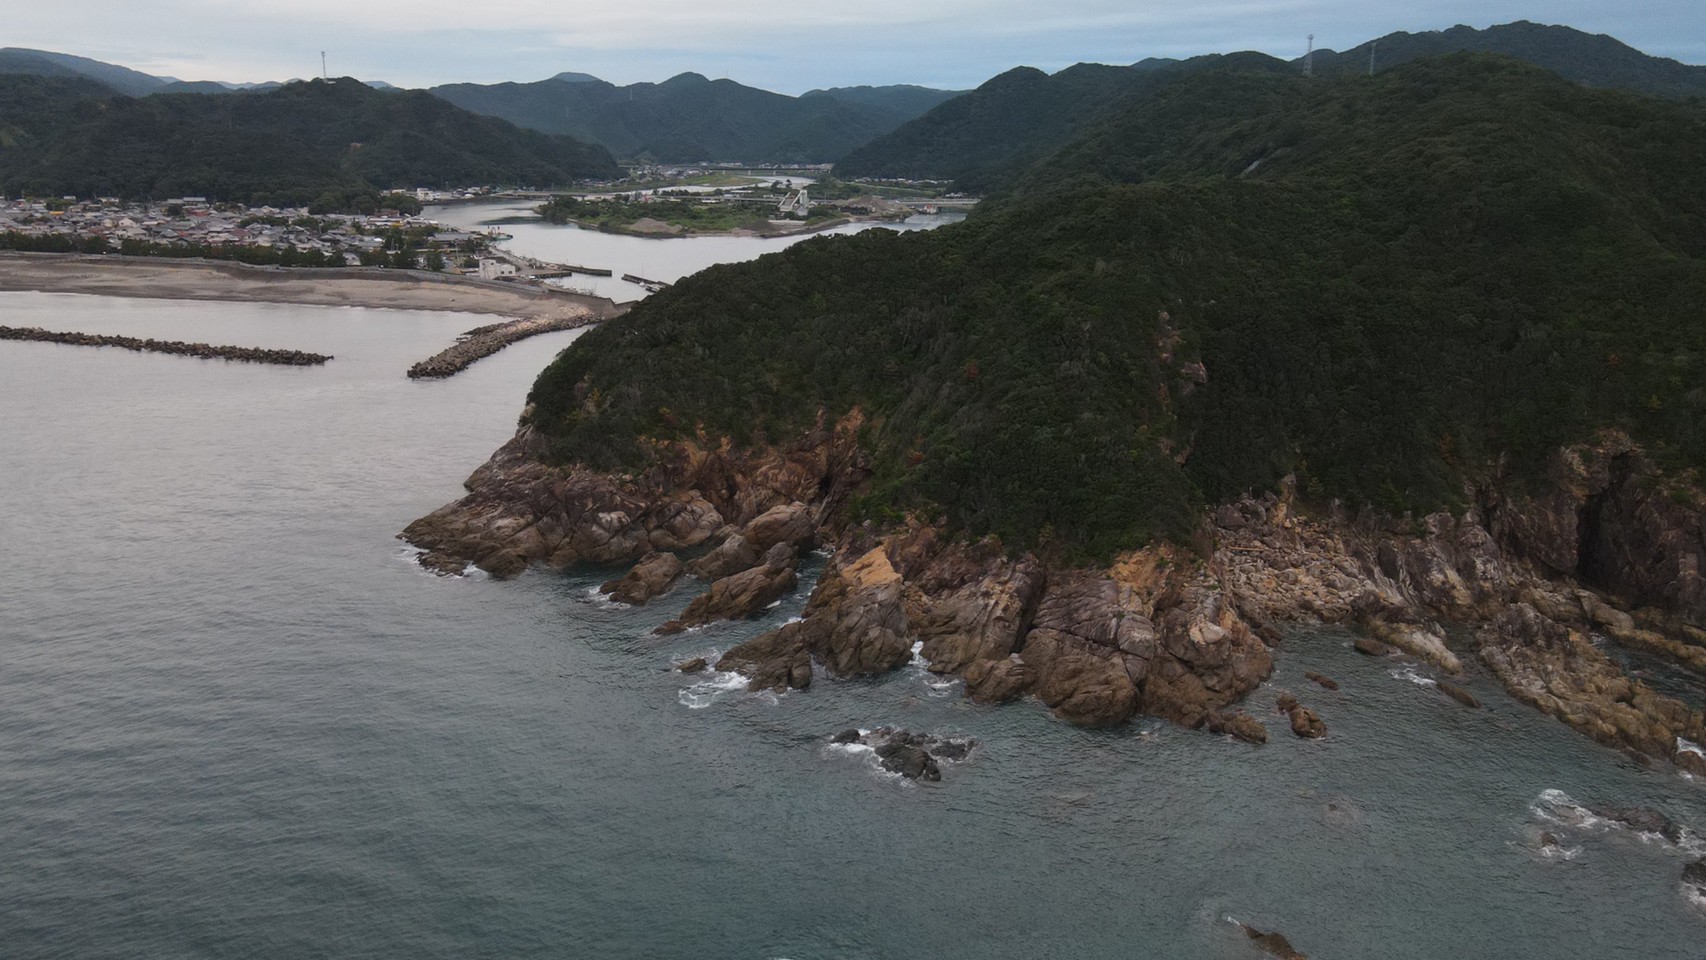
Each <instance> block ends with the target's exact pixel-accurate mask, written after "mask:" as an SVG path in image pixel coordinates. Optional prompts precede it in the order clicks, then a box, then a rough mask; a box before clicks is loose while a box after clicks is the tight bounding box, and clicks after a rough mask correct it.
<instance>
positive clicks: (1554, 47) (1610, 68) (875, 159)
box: [836, 22, 1706, 192]
mask: <svg viewBox="0 0 1706 960" xmlns="http://www.w3.org/2000/svg"><path fill="white" fill-rule="evenodd" d="M1371 46H1372V47H1374V48H1375V50H1374V52H1375V65H1376V70H1377V71H1378V70H1382V69H1386V68H1389V67H1392V66H1395V65H1397V64H1400V63H1407V62H1410V61H1412V60H1415V59H1418V58H1421V57H1434V56H1441V55H1444V54H1449V53H1456V52H1465V51H1467V52H1490V53H1500V54H1504V55H1506V56H1511V57H1515V58H1517V59H1519V60H1523V61H1526V62H1528V63H1532V64H1534V65H1536V66H1539V67H1544V68H1546V69H1548V70H1551V71H1553V72H1555V73H1557V74H1558V75H1560V76H1562V77H1564V78H1565V79H1568V80H1571V81H1574V82H1576V83H1582V84H1586V85H1588V86H1594V87H1609V88H1615V89H1624V90H1633V91H1637V92H1642V93H1652V94H1659V95H1666V96H1687V95H1706V67H1699V66H1688V65H1685V64H1681V63H1677V62H1676V61H1674V60H1666V59H1663V58H1660V57H1650V56H1647V55H1646V54H1644V53H1641V52H1640V51H1638V50H1635V49H1633V48H1631V47H1628V46H1626V45H1624V44H1622V43H1620V42H1618V41H1616V40H1614V39H1612V38H1610V37H1605V36H1595V35H1592V34H1587V33H1583V32H1581V31H1579V30H1573V29H1571V28H1569V27H1554V26H1541V25H1539V24H1533V23H1528V22H1518V23H1510V24H1504V25H1502V26H1495V27H1489V28H1488V29H1486V30H1474V29H1471V28H1469V27H1461V26H1460V27H1453V28H1452V29H1450V30H1445V31H1440V32H1433V33H1416V34H1410V33H1394V34H1390V35H1388V36H1386V37H1382V38H1381V39H1379V40H1376V41H1371V42H1370V43H1367V44H1363V45H1362V46H1359V47H1356V48H1354V49H1351V50H1347V51H1345V52H1343V53H1336V52H1334V51H1331V50H1320V51H1316V53H1315V61H1314V66H1315V73H1316V74H1317V75H1318V76H1340V75H1349V76H1355V75H1366V74H1367V72H1368V64H1369V52H1370V47H1371ZM1301 67H1302V60H1301V59H1299V60H1297V61H1293V62H1291V63H1290V64H1286V63H1284V62H1282V61H1279V60H1275V59H1273V58H1270V57H1266V56H1265V55H1263V54H1232V55H1230V56H1228V57H1214V56H1209V57H1196V58H1192V59H1190V60H1170V59H1157V58H1151V59H1147V60H1141V61H1139V62H1137V63H1135V64H1132V65H1131V66H1130V67H1108V66H1099V65H1088V64H1080V65H1078V66H1076V67H1071V68H1068V69H1066V70H1062V71H1061V72H1060V73H1057V74H1055V75H1054V76H1052V77H1051V76H1047V75H1044V74H1043V73H1041V72H1040V71H1037V70H1032V69H1030V68H1024V67H1021V68H1019V69H1017V70H1012V71H1009V72H1007V73H1004V74H1002V75H1001V76H998V77H996V78H995V79H993V80H991V81H989V82H988V83H986V84H984V85H983V86H981V87H979V88H978V89H977V90H975V91H973V92H972V93H970V94H967V95H966V96H965V97H962V98H959V99H957V100H952V101H949V102H948V103H945V104H943V105H942V106H939V107H937V108H935V109H933V110H931V111H930V112H928V113H926V114H924V115H923V116H920V117H918V118H917V119H915V120H913V121H911V122H909V123H907V124H904V125H903V126H901V127H899V128H897V129H895V130H894V131H893V132H892V133H889V134H888V135H886V136H883V137H880V138H877V139H876V140H874V141H872V142H871V143H869V144H866V145H865V146H863V147H861V148H859V149H858V150H855V151H852V152H851V153H849V154H848V155H847V156H846V157H845V158H843V159H842V160H841V161H840V162H839V163H838V164H837V165H836V173H837V175H838V176H841V177H846V178H854V177H907V178H921V179H939V180H953V181H955V182H956V183H958V184H959V185H960V186H961V188H962V189H966V190H971V191H978V192H982V191H986V190H989V189H992V188H995V187H997V186H999V185H1000V184H1002V183H1004V182H1006V181H1008V180H1011V179H1012V178H1013V177H1014V176H1016V175H1017V174H1018V172H1019V171H1020V170H1021V169H1022V168H1023V167H1024V166H1025V165H1026V164H1028V163H1030V162H1031V161H1033V160H1036V159H1038V158H1040V157H1043V156H1046V155H1047V154H1048V153H1049V152H1050V151H1052V150H1054V149H1055V148H1057V147H1059V146H1061V145H1063V144H1065V143H1066V142H1067V141H1068V140H1069V139H1071V138H1072V137H1073V136H1074V135H1076V134H1077V133H1078V132H1079V131H1080V130H1083V129H1086V128H1087V127H1088V126H1089V125H1090V123H1091V122H1092V121H1093V120H1096V119H1098V118H1100V117H1102V116H1106V115H1107V113H1108V108H1109V105H1110V104H1113V103H1115V102H1116V101H1118V100H1119V99H1120V98H1123V97H1127V96H1131V95H1134V94H1140V93H1142V92H1143V91H1144V90H1147V89H1152V88H1153V85H1154V84H1155V83H1156V82H1158V78H1164V77H1165V76H1166V75H1167V74H1169V73H1172V72H1175V71H1180V70H1185V71H1190V70H1205V69H1207V70H1216V69H1238V70H1250V69H1258V70H1268V71H1272V72H1283V71H1291V72H1297V71H1300V70H1301Z"/></svg>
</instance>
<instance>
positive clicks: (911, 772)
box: [830, 727, 977, 781]
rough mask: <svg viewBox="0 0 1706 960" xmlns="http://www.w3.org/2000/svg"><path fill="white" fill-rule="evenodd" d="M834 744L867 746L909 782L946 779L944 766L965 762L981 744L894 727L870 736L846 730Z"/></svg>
mask: <svg viewBox="0 0 1706 960" xmlns="http://www.w3.org/2000/svg"><path fill="white" fill-rule="evenodd" d="M830 743H833V744H843V745H845V744H855V743H858V744H864V745H865V746H868V747H870V748H871V749H872V750H873V751H874V752H875V753H876V756H877V760H878V762H879V763H880V764H881V765H882V767H883V769H884V770H887V771H889V772H890V773H898V774H900V775H901V776H903V777H906V778H907V779H909V780H928V781H936V780H940V779H942V766H941V765H942V764H943V763H958V762H960V761H962V760H964V759H965V758H966V757H967V756H969V755H970V754H971V751H972V748H973V747H975V746H976V745H977V741H975V740H972V739H969V738H966V737H938V736H934V735H930V734H921V733H913V732H912V731H910V730H897V729H894V728H892V727H878V728H877V729H875V730H872V731H871V732H870V733H862V732H861V731H859V730H856V729H848V730H843V731H842V732H840V733H838V734H836V735H835V736H834V737H832V738H830Z"/></svg>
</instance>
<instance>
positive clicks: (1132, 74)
mask: <svg viewBox="0 0 1706 960" xmlns="http://www.w3.org/2000/svg"><path fill="white" fill-rule="evenodd" d="M1217 67H1224V68H1232V67H1238V68H1242V69H1250V70H1270V71H1289V70H1290V69H1291V68H1290V67H1288V66H1287V65H1286V64H1285V63H1284V62H1283V61H1280V60H1275V59H1274V58H1272V57H1268V56H1265V55H1263V54H1255V53H1251V54H1233V55H1231V56H1228V57H1222V56H1207V57H1197V58H1194V59H1192V60H1189V61H1179V62H1168V63H1167V64H1165V65H1164V66H1163V65H1154V66H1153V68H1152V69H1134V68H1132V67H1114V66H1107V65H1105V64H1099V63H1080V64H1078V65H1076V66H1073V67H1068V68H1066V69H1065V70H1062V71H1060V72H1059V73H1056V74H1053V75H1049V74H1046V73H1043V72H1042V71H1041V70H1038V69H1036V68H1034V67H1017V68H1015V69H1012V70H1009V71H1007V72H1006V73H1003V74H1001V75H1000V76H998V77H995V78H994V79H992V80H990V81H988V82H987V83H985V84H984V85H983V86H981V87H978V88H977V89H976V90H973V91H971V92H970V93H967V94H964V95H962V96H960V97H957V98H955V99H952V100H949V101H947V102H946V103H943V104H942V105H941V106H938V107H936V108H934V109H933V110H931V111H930V112H928V113H926V114H924V115H923V116H921V117H919V118H918V119H916V120H913V121H911V122H910V123H907V124H905V125H904V126H901V127H899V128H898V129H896V130H895V131H894V132H892V133H890V134H887V135H886V136H883V137H879V138H877V139H875V140H873V141H872V142H870V143H868V144H865V145H864V146H862V147H860V148H859V149H857V150H854V151H853V152H851V153H849V154H848V155H847V156H846V157H845V158H843V159H842V160H841V161H840V162H839V163H837V164H836V168H835V172H836V175H837V176H839V177H842V178H844V179H852V178H856V177H885V178H905V179H914V180H952V181H954V182H955V183H956V184H957V185H958V186H959V187H960V188H961V189H964V190H970V191H974V192H983V191H986V190H988V189H990V188H991V187H993V186H995V185H996V184H997V183H999V182H1001V181H1003V180H1005V179H1006V178H1008V177H1010V176H1013V175H1015V174H1016V173H1017V172H1018V171H1019V170H1021V169H1023V168H1024V167H1025V166H1027V165H1028V164H1030V163H1033V162H1035V161H1036V160H1038V159H1040V158H1042V157H1044V156H1046V155H1047V154H1048V153H1049V152H1050V151H1052V150H1054V149H1055V148H1056V147H1058V146H1060V145H1061V144H1062V143H1065V142H1066V141H1067V140H1069V139H1071V138H1072V136H1074V135H1075V134H1077V133H1078V132H1079V131H1080V130H1082V129H1084V128H1085V127H1087V126H1089V125H1090V124H1091V123H1092V122H1094V121H1095V120H1097V119H1099V118H1101V117H1103V116H1106V115H1107V114H1108V113H1109V111H1111V110H1114V109H1117V108H1118V106H1119V104H1120V103H1121V102H1122V101H1123V100H1124V98H1126V97H1128V96H1131V95H1133V94H1135V93H1138V92H1140V91H1142V90H1145V89H1149V88H1152V87H1154V86H1155V85H1156V84H1158V83H1161V82H1164V79H1165V76H1166V75H1167V74H1169V73H1172V72H1175V71H1180V70H1187V71H1189V70H1207V69H1214V68H1217Z"/></svg>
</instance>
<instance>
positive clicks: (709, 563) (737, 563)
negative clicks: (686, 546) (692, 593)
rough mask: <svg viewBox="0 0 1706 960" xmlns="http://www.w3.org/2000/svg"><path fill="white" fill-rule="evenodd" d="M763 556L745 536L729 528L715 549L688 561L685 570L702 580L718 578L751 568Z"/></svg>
mask: <svg viewBox="0 0 1706 960" xmlns="http://www.w3.org/2000/svg"><path fill="white" fill-rule="evenodd" d="M763 556H764V553H763V551H761V550H759V549H758V548H757V547H754V546H753V545H752V544H751V543H749V542H747V539H746V537H744V536H741V534H740V533H739V532H738V531H733V530H730V531H728V535H727V536H725V537H724V538H723V542H722V543H719V544H717V546H716V548H715V549H713V550H712V551H711V552H710V553H707V554H705V555H704V556H702V557H699V558H698V559H696V560H694V561H692V562H691V563H689V564H688V565H687V572H688V573H691V574H693V575H694V576H695V577H699V578H701V579H704V580H720V579H722V578H723V577H727V576H730V575H731V574H736V573H739V572H741V571H742V570H748V569H751V568H752V567H754V566H756V565H757V563H758V561H759V559H760V558H761V557H763Z"/></svg>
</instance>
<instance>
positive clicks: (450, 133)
mask: <svg viewBox="0 0 1706 960" xmlns="http://www.w3.org/2000/svg"><path fill="white" fill-rule="evenodd" d="M617 176H620V170H619V168H618V167H617V166H616V164H615V162H614V160H612V159H611V156H610V154H609V152H608V151H606V150H604V149H603V148H602V147H595V146H591V145H589V144H586V143H581V142H579V141H576V140H573V139H570V138H568V137H553V136H547V135H545V134H542V133H538V132H536V131H532V130H521V129H518V128H516V127H515V126H513V125H511V124H509V123H506V122H504V121H502V120H498V119H495V118H492V117H482V116H478V115H476V114H473V113H469V112H468V111H466V110H462V109H460V108H457V107H455V106H453V105H451V104H449V103H446V102H444V101H443V100H440V99H438V98H437V97H434V96H431V95H430V94H427V93H424V92H420V91H412V92H391V91H380V90H375V89H373V88H371V87H369V86H366V85H365V84H362V83H360V82H358V81H356V80H351V79H347V78H346V79H341V80H330V81H324V80H314V81H309V82H299V83H292V84H288V85H286V86H283V87H280V88H278V89H276V90H271V91H266V92H260V93H229V94H221V95H212V94H192V93H184V94H155V95H153V96H149V97H143V98H139V99H133V98H130V97H126V96H121V95H117V94H113V93H112V92H111V91H109V90H107V89H105V88H103V87H101V86H99V85H97V84H94V83H92V82H90V81H88V80H84V79H81V78H44V77H33V76H0V193H5V194H12V195H16V194H19V193H32V194H51V195H55V196H57V195H64V194H74V195H77V196H96V195H115V196H122V197H129V198H149V197H152V198H158V197H167V196H180V195H185V194H191V195H199V196H207V197H209V198H213V199H218V200H233V201H241V202H248V203H275V204H303V203H309V202H312V201H314V200H315V199H316V198H319V197H321V196H323V195H328V194H347V193H350V192H352V191H353V192H362V191H372V190H374V189H376V188H377V189H384V188H388V187H414V186H443V187H449V186H462V185H467V184H484V183H492V184H511V185H532V186H548V185H558V184H564V185H566V184H569V183H572V182H574V181H577V180H583V179H606V178H614V177H617Z"/></svg>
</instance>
